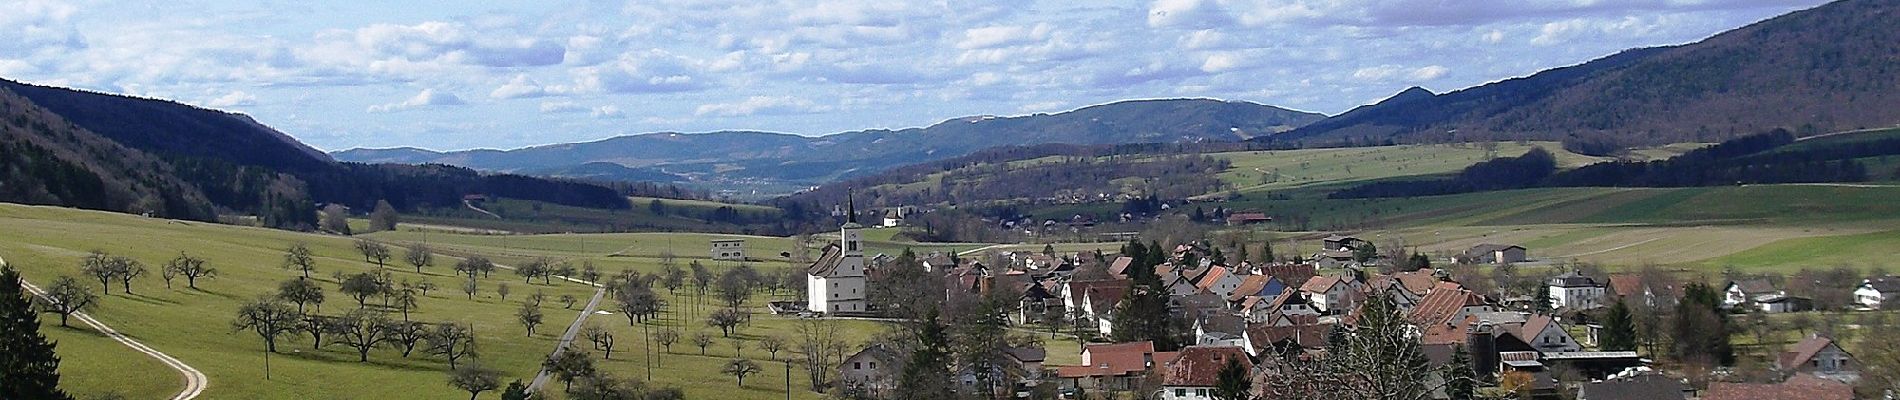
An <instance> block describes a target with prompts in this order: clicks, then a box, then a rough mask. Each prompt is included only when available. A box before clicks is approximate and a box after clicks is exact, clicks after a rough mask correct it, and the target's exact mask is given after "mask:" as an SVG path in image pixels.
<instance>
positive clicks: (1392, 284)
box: [1365, 275, 1423, 310]
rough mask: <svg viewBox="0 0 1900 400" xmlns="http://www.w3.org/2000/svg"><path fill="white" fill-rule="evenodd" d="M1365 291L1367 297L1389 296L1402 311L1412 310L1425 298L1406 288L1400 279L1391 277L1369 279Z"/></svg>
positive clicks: (1382, 276)
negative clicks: (1420, 299) (1419, 300)
mask: <svg viewBox="0 0 1900 400" xmlns="http://www.w3.org/2000/svg"><path fill="white" fill-rule="evenodd" d="M1365 290H1366V295H1367V296H1377V295H1380V294H1385V295H1387V296H1388V297H1390V298H1391V299H1392V303H1393V304H1394V305H1397V306H1399V309H1400V310H1410V309H1412V306H1415V305H1418V299H1419V298H1421V297H1423V296H1421V295H1418V294H1414V293H1413V292H1412V290H1411V289H1408V288H1406V287H1405V284H1404V283H1401V282H1399V279H1398V278H1396V277H1393V276H1391V275H1375V276H1373V277H1372V278H1370V279H1367V280H1366V287H1365Z"/></svg>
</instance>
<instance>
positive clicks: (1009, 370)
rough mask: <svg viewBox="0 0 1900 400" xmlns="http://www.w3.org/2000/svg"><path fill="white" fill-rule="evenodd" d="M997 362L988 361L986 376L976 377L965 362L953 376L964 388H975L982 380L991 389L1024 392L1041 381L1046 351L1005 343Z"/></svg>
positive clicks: (974, 372)
mask: <svg viewBox="0 0 1900 400" xmlns="http://www.w3.org/2000/svg"><path fill="white" fill-rule="evenodd" d="M1002 353H1003V359H1002V360H1001V361H1002V362H1000V363H993V364H991V365H990V370H989V372H988V373H987V375H988V376H987V377H985V378H987V379H977V378H978V373H977V371H976V369H975V368H971V367H968V366H964V367H960V368H959V369H958V370H957V373H956V377H955V380H956V382H957V383H958V384H960V385H962V387H964V388H966V389H976V388H977V384H978V383H979V382H981V381H987V382H988V383H989V384H990V385H991V387H990V388H988V390H989V391H992V392H1003V391H1007V392H1012V393H1026V392H1027V391H1028V388H1030V387H1034V386H1036V385H1039V384H1041V382H1042V374H1043V371H1042V369H1043V368H1042V362H1043V360H1044V359H1046V358H1048V351H1046V350H1044V349H1043V348H1041V347H1014V346H1010V347H1004V348H1003V351H1002Z"/></svg>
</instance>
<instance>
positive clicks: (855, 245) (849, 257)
mask: <svg viewBox="0 0 1900 400" xmlns="http://www.w3.org/2000/svg"><path fill="white" fill-rule="evenodd" d="M851 208H852V211H853V212H851V213H850V214H849V215H856V214H857V213H856V212H855V211H856V209H857V207H856V206H855V205H853V207H851ZM863 228H864V227H863V226H861V225H858V222H857V218H855V217H853V218H850V219H849V220H848V221H847V222H845V224H844V226H843V227H841V228H839V232H838V236H839V239H840V242H841V243H843V245H842V246H840V245H836V244H833V245H828V246H825V251H824V255H821V256H819V257H818V261H814V262H812V264H811V267H810V268H807V269H806V270H805V275H806V276H805V287H806V288H807V290H806V300H805V305H806V307H808V309H810V310H812V311H816V312H823V313H837V312H847V313H853V312H856V313H861V312H869V311H870V307H869V303H867V302H866V301H865V297H866V294H867V291H866V288H865V286H864V284H865V279H864V248H863V244H864V241H863V237H861V236H859V234H858V230H860V229H863Z"/></svg>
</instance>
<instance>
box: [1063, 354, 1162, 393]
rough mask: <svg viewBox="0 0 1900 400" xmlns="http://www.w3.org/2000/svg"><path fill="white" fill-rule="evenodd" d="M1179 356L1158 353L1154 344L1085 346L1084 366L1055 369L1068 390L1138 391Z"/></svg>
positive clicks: (1064, 387)
mask: <svg viewBox="0 0 1900 400" xmlns="http://www.w3.org/2000/svg"><path fill="white" fill-rule="evenodd" d="M1176 354H1177V353H1174V352H1156V351H1155V345H1154V342H1133V343H1116V344H1088V345H1084V346H1082V364H1081V365H1072V366H1056V367H1055V370H1056V380H1057V385H1058V386H1059V387H1061V388H1062V389H1064V390H1072V389H1075V388H1084V389H1088V390H1090V391H1104V390H1123V391H1125V390H1134V389H1136V388H1139V387H1141V383H1142V380H1143V379H1145V378H1146V377H1147V376H1148V372H1149V371H1152V370H1155V369H1156V366H1160V365H1167V363H1168V362H1169V361H1172V360H1174V357H1175V355H1176Z"/></svg>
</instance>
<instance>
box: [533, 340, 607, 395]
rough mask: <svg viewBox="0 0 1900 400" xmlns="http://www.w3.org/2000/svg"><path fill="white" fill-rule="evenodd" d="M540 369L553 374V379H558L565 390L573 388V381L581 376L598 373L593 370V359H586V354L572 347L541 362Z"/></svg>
mask: <svg viewBox="0 0 1900 400" xmlns="http://www.w3.org/2000/svg"><path fill="white" fill-rule="evenodd" d="M541 368H543V369H546V370H548V372H551V373H553V374H554V379H559V380H560V381H561V383H562V384H564V385H566V386H567V387H566V389H573V388H574V380H575V379H579V378H580V377H583V376H593V375H595V374H596V373H597V372H598V371H596V370H595V369H594V359H593V358H589V357H587V353H586V352H583V351H581V350H580V349H576V348H572V347H568V348H566V349H564V351H560V352H557V354H555V355H554V356H551V357H548V358H547V359H545V360H541Z"/></svg>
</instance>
